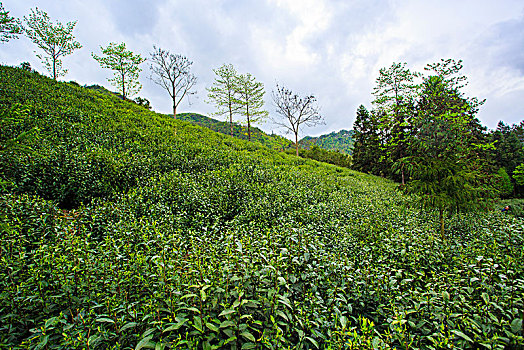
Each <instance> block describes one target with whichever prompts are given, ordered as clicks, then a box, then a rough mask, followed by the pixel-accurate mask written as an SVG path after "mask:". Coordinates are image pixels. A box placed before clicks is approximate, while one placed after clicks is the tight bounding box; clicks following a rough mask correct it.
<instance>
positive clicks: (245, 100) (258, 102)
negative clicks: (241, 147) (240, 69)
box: [234, 73, 268, 141]
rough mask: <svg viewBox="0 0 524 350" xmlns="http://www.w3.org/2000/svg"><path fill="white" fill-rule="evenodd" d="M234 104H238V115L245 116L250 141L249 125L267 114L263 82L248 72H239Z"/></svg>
mask: <svg viewBox="0 0 524 350" xmlns="http://www.w3.org/2000/svg"><path fill="white" fill-rule="evenodd" d="M235 92H236V96H237V97H235V99H234V103H235V105H237V106H238V111H239V114H240V115H243V116H244V117H245V118H246V124H247V134H248V139H249V141H251V125H252V124H254V123H257V122H259V121H261V120H263V119H265V118H266V117H267V116H268V112H267V111H265V110H264V109H263V107H264V94H265V91H264V84H262V83H261V82H258V81H256V79H255V77H254V76H252V75H251V74H250V73H247V74H241V75H239V76H238V78H237V79H236V84H235Z"/></svg>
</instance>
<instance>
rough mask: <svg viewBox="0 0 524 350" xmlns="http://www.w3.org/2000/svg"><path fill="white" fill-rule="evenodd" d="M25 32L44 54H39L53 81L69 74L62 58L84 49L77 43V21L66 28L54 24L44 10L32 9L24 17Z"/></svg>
mask: <svg viewBox="0 0 524 350" xmlns="http://www.w3.org/2000/svg"><path fill="white" fill-rule="evenodd" d="M24 22H25V27H24V32H25V34H26V35H27V37H28V38H29V39H31V40H32V41H33V43H35V44H36V45H37V46H38V48H39V49H40V50H42V51H43V52H44V54H43V55H42V54H37V55H36V57H38V58H39V59H40V60H41V61H42V63H43V64H44V66H45V67H46V69H47V70H48V71H49V72H50V73H51V76H52V77H53V79H55V80H57V78H58V77H59V76H63V75H65V74H67V69H64V68H63V67H62V60H61V59H60V57H62V56H67V55H70V54H72V53H73V51H75V50H78V49H80V48H82V45H81V44H80V43H79V42H78V41H75V37H74V36H73V30H74V29H75V25H76V23H77V21H74V22H67V24H66V25H65V26H64V25H63V24H62V23H60V22H56V24H53V22H52V21H51V19H50V18H49V15H48V14H47V13H46V12H45V11H42V10H39V9H38V7H37V8H36V9H31V13H30V14H29V16H28V17H25V16H24Z"/></svg>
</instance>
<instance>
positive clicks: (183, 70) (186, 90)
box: [150, 46, 197, 118]
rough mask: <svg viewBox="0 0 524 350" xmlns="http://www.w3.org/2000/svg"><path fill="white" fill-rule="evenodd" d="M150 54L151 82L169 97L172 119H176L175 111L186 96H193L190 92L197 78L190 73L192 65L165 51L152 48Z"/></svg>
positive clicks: (180, 57)
mask: <svg viewBox="0 0 524 350" xmlns="http://www.w3.org/2000/svg"><path fill="white" fill-rule="evenodd" d="M153 50H154V51H153V52H152V53H151V62H153V64H151V66H150V68H151V72H152V74H151V80H153V81H154V82H155V83H156V84H158V85H160V86H161V87H163V88H164V89H165V90H166V91H167V92H168V93H169V96H171V100H172V102H173V117H174V118H176V110H177V107H178V105H179V104H180V102H181V101H182V100H183V99H184V97H185V96H186V95H193V94H195V93H196V91H192V89H193V87H194V86H195V84H196V81H197V78H196V76H195V75H194V74H193V73H191V71H190V68H191V65H192V64H193V62H192V61H190V60H188V59H187V58H186V57H185V56H182V55H179V54H172V53H170V52H169V51H167V50H163V49H161V48H157V47H156V46H153Z"/></svg>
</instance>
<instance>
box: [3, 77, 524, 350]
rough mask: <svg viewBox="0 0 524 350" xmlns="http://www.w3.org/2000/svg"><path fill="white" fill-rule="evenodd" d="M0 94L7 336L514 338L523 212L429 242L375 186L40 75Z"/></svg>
mask: <svg viewBox="0 0 524 350" xmlns="http://www.w3.org/2000/svg"><path fill="white" fill-rule="evenodd" d="M0 89H1V93H0V122H1V125H0V126H1V128H0V240H1V246H0V249H1V251H0V347H1V348H13V349H64V348H65V349H82V348H89V349H142V348H157V349H170V348H176V349H218V348H232V349H265V348H268V349H283V348H302V349H329V348H354V349H365V348H368V349H369V348H371V347H373V348H382V349H387V348H406V347H413V348H426V349H437V348H442V347H443V346H448V347H455V348H474V347H476V348H478V347H479V344H488V345H486V346H490V347H492V348H502V347H504V346H506V347H507V348H513V349H516V348H518V346H520V345H519V344H522V343H523V340H524V338H523V334H522V322H521V320H522V318H521V311H522V309H523V308H524V305H523V300H524V298H522V296H523V295H524V283H523V282H522V281H524V266H523V265H522V263H521V262H522V259H523V255H522V254H523V253H522V252H523V251H524V244H523V243H524V222H523V221H522V220H519V219H515V218H512V217H508V216H504V215H500V213H498V212H497V213H491V214H482V213H475V215H458V216H453V217H450V218H447V219H446V220H447V221H446V225H447V227H448V234H447V237H445V238H442V237H441V236H440V235H436V234H435V228H436V227H437V226H438V223H437V216H436V215H435V212H434V211H433V210H429V209H428V210H424V211H420V210H418V208H417V207H416V206H414V205H413V204H412V203H413V200H414V198H410V197H405V196H403V195H402V194H400V193H399V192H398V191H397V190H396V185H395V184H393V183H391V182H389V181H386V180H383V179H380V178H377V177H373V176H368V175H363V174H360V173H357V172H354V171H351V170H348V169H343V168H339V167H335V166H331V165H326V164H321V163H318V162H314V161H310V160H304V159H301V158H297V157H293V156H290V155H287V154H285V153H279V152H275V151H272V150H270V149H269V148H267V147H264V146H262V145H260V144H258V143H249V142H244V141H242V140H236V139H233V138H230V137H227V136H225V135H221V134H219V133H215V132H212V131H210V130H208V129H205V128H202V127H199V126H195V125H192V124H190V123H187V122H184V121H181V120H173V118H169V117H166V116H163V115H159V114H155V113H153V112H150V111H148V110H146V109H145V108H141V107H139V106H137V105H135V104H134V103H130V102H127V101H121V100H119V99H118V98H116V97H114V96H111V95H108V94H100V93H97V92H95V91H91V90H88V89H84V88H81V87H78V86H75V85H74V84H67V83H60V82H55V81H53V80H50V79H48V78H45V77H42V76H40V75H38V74H36V73H28V72H25V71H21V70H18V69H14V68H9V67H0ZM494 319H496V322H495V320H494ZM371 344H372V345H371ZM406 344H407V345H406ZM446 344H447V345H446Z"/></svg>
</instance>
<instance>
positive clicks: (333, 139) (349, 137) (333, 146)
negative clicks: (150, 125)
mask: <svg viewBox="0 0 524 350" xmlns="http://www.w3.org/2000/svg"><path fill="white" fill-rule="evenodd" d="M353 135H354V132H353V130H340V131H333V132H331V133H329V134H326V135H320V136H318V137H312V136H306V137H304V138H302V140H300V141H299V144H300V147H301V148H306V149H309V148H311V147H312V146H318V147H320V148H323V149H325V150H328V151H339V152H341V153H344V154H348V155H351V154H352V151H353V144H354V141H355V140H354V138H353Z"/></svg>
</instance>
